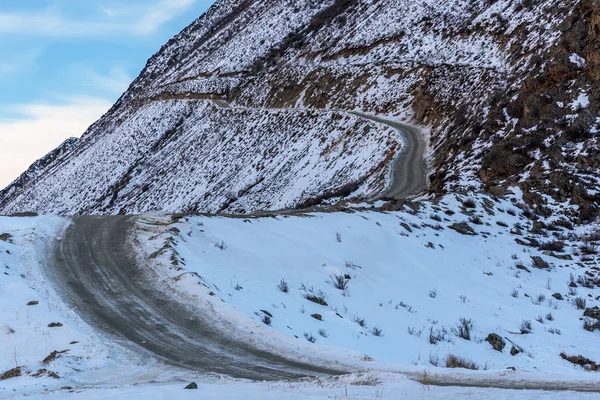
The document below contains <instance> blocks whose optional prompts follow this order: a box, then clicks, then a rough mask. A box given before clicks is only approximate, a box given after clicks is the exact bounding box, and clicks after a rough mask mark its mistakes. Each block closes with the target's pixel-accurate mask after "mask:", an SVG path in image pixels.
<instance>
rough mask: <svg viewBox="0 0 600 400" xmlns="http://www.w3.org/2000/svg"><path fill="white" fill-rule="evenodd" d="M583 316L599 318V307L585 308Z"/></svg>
mask: <svg viewBox="0 0 600 400" xmlns="http://www.w3.org/2000/svg"><path fill="white" fill-rule="evenodd" d="M583 316H584V317H590V318H594V319H597V320H600V308H598V306H595V307H592V308H586V309H585V312H584V313H583Z"/></svg>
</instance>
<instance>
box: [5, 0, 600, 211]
mask: <svg viewBox="0 0 600 400" xmlns="http://www.w3.org/2000/svg"><path fill="white" fill-rule="evenodd" d="M599 24H600V7H599V6H598V4H597V3H596V2H594V1H584V0H579V1H576V0H572V1H562V0H528V1H512V0H498V1H490V0H475V1H473V0H452V1H448V2H444V4H440V3H439V2H437V1H433V0H420V1H418V2H414V1H408V0H380V1H371V0H327V1H312V0H301V1H277V2H275V1H262V2H259V1H252V0H222V1H218V2H217V3H216V4H215V5H214V6H213V7H212V8H211V9H210V10H209V11H208V12H207V13H206V14H205V15H203V16H202V17H201V18H199V19H198V20H197V21H195V22H194V23H193V24H192V25H190V26H189V27H188V28H186V29H185V30H184V31H183V32H182V33H181V34H179V35H178V36H176V37H175V38H173V39H172V40H171V41H169V43H167V44H166V45H165V46H163V48H162V49H161V50H160V51H159V52H158V53H157V54H156V55H155V56H153V57H152V58H151V59H150V60H149V62H148V64H147V66H146V68H145V69H144V71H143V72H142V73H141V75H140V76H139V77H138V78H137V79H136V80H135V81H134V82H133V83H132V85H131V87H130V88H129V90H128V91H127V92H126V93H125V94H124V95H123V96H122V98H121V99H120V100H119V101H118V102H117V104H116V105H115V106H114V107H113V108H112V109H111V110H110V111H109V113H108V114H107V115H105V116H104V117H103V118H102V119H101V120H100V121H99V122H98V123H96V124H94V125H93V126H92V127H91V128H90V129H89V130H88V132H86V134H85V135H84V137H83V138H82V140H81V141H80V142H79V143H78V144H77V146H76V147H75V148H74V149H73V151H72V152H70V153H69V154H66V155H63V157H61V158H60V159H58V160H56V161H55V162H53V163H52V164H51V165H48V167H47V168H46V169H45V170H44V171H43V172H41V173H40V174H39V176H38V177H36V179H34V180H29V181H27V182H25V183H23V184H18V185H16V186H13V187H12V189H11V190H10V191H4V192H2V193H1V194H0V210H2V211H3V212H15V211H23V210H37V211H44V212H61V213H118V212H126V213H134V212H146V211H159V210H160V211H181V210H198V211H211V212H212V211H224V212H248V211H253V210H259V209H277V208H286V207H294V206H297V205H299V204H302V203H306V201H307V200H310V199H312V198H321V197H323V196H324V195H325V194H332V193H334V194H337V193H344V194H348V190H340V189H341V188H342V187H344V186H345V187H351V188H352V189H356V191H355V192H354V193H353V194H352V196H353V197H359V196H369V195H373V194H376V193H380V192H381V190H382V189H383V188H384V187H385V182H386V180H387V177H386V175H387V170H388V168H386V167H389V163H390V161H391V160H392V159H393V158H394V157H393V153H395V152H396V151H397V150H398V149H399V147H400V138H399V137H398V136H397V135H394V132H391V131H390V130H389V128H387V127H386V126H381V125H376V124H372V123H370V122H368V121H365V120H356V119H354V118H347V117H348V116H347V115H346V114H337V113H331V112H324V111H318V110H322V109H342V110H354V109H362V110H364V111H367V112H370V113H377V114H387V115H394V116H398V117H399V118H405V119H409V120H411V121H413V122H414V123H416V124H419V125H421V126H423V128H424V131H425V132H430V135H429V138H428V139H429V142H430V143H429V144H430V150H429V157H428V159H429V166H430V169H431V174H430V190H431V191H433V192H443V191H447V190H459V189H486V190H490V191H492V192H493V193H498V194H501V193H503V188H504V187H506V186H509V185H515V184H518V185H519V186H520V187H521V189H522V190H523V192H524V197H525V199H526V200H527V201H528V202H529V203H530V204H532V205H534V206H535V209H536V211H537V212H539V213H541V214H544V213H547V212H549V208H548V207H545V203H546V202H548V201H550V202H567V203H568V202H571V205H572V206H573V207H572V209H573V210H574V212H573V216H574V217H576V218H578V219H579V220H580V221H585V220H588V219H591V218H593V217H594V216H595V214H596V213H597V208H598V200H599V198H598V193H600V191H598V188H597V185H598V182H600V177H599V176H598V173H597V168H596V167H597V161H594V160H598V143H597V141H598V139H597V131H598V124H599V123H600V119H599V116H598V115H599V114H598V112H599V110H598V105H599V104H600V101H598V100H600V99H598V98H597V96H598V93H600V91H599V90H597V89H598V81H599V79H600V56H599V53H598V37H599V32H600V30H599V28H598V27H599ZM210 99H226V100H227V101H229V102H230V103H231V104H233V105H234V106H235V107H244V108H246V110H244V111H241V110H219V109H217V108H215V107H212V106H211V105H210V103H209V100H210ZM292 108H294V109H295V108H305V109H309V110H312V111H310V112H306V113H305V114H303V115H304V116H295V115H294V113H295V111H293V110H289V111H283V110H282V109H292ZM186 109H187V111H184V110H186ZM266 109H269V111H267V110H266ZM241 114H243V115H241ZM266 115H268V116H269V117H268V118H266V117H265V116H266ZM157 116H158V117H157ZM153 118H155V120H153ZM332 120H334V121H335V122H334V123H333V124H332V123H331V122H330V121H332ZM200 121H202V123H199V122H200ZM242 121H243V122H242ZM232 127H233V129H232ZM174 130H175V131H177V133H176V134H174V132H175V131H174ZM300 130H302V131H303V132H308V133H307V134H305V135H304V137H303V139H292V140H291V141H290V140H289V139H290V137H292V135H294V133H295V132H296V134H295V136H298V133H297V132H299V131H300ZM270 131H277V132H278V135H276V136H273V135H270V134H269V133H268V132H270ZM343 131H346V134H345V135H342V134H341V132H343ZM365 131H368V132H369V134H366V135H365V134H363V132H365ZM233 136H236V137H237V138H238V139H237V140H239V141H238V142H235V140H234V139H233ZM165 137H168V138H169V146H168V147H169V149H168V151H166V150H165V148H164V147H162V146H163V145H162V143H163V141H164V138H165ZM265 137H267V138H268V139H265ZM256 138H261V139H260V140H259V141H256ZM294 140H296V142H295V143H294ZM298 141H299V142H298ZM328 141H329V142H328ZM258 142H260V144H261V146H263V148H262V149H261V151H262V156H260V155H258V148H256V147H249V146H248V144H249V143H258ZM292 143H293V144H292ZM298 143H300V144H298ZM326 143H329V145H327V144H326ZM333 143H335V145H334V146H337V147H336V152H337V156H336V157H334V158H333V159H332V158H331V157H329V158H328V151H325V150H326V149H329V148H330V147H331V145H332V144H333ZM192 147H193V148H194V150H195V151H194V152H193V153H194V154H193V157H192V156H191V155H190V154H189V153H188V156H185V154H186V149H190V148H192ZM265 150H267V151H266V152H265ZM187 151H188V152H189V150H187ZM269 151H270V152H273V151H275V153H277V154H279V155H283V156H282V157H283V158H284V159H285V160H286V161H283V160H281V159H278V158H277V156H272V157H273V162H272V163H271V164H270V167H269V166H265V165H263V161H264V160H263V159H261V157H263V158H264V157H267V158H268V152H269ZM298 152H299V153H298ZM299 154H304V158H303V157H302V156H300V155H299ZM309 159H310V160H312V162H313V164H310V162H309V161H308V160H309ZM175 160H179V161H178V162H176V161H175ZM208 160H215V161H214V162H212V161H208ZM250 160H252V162H250ZM249 163H250V164H251V165H253V168H254V169H252V168H250V169H248V168H249V167H248V165H249ZM281 163H283V164H281ZM301 163H304V164H301ZM292 165H293V166H294V167H292ZM281 166H283V168H280V167H281ZM232 179H233V181H231V180H232ZM259 180H261V181H260V183H258V184H257V182H258V181H259ZM292 182H294V187H291V186H290V185H291V183H292ZM347 185H349V186H347ZM257 186H259V187H257ZM247 188H251V189H250V190H247ZM227 193H229V194H227ZM352 196H351V197H352ZM325 197H328V196H325ZM74 199H75V200H74ZM309 203H312V202H310V201H309Z"/></svg>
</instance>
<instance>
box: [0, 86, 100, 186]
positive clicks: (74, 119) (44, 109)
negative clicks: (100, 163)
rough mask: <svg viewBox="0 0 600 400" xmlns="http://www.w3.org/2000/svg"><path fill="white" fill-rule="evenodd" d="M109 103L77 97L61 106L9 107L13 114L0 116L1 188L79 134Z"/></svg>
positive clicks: (33, 105)
mask: <svg viewBox="0 0 600 400" xmlns="http://www.w3.org/2000/svg"><path fill="white" fill-rule="evenodd" d="M110 106H111V102H110V101H108V100H105V99H102V98H91V97H78V98H71V99H67V101H65V102H63V104H60V105H49V104H24V105H12V106H9V109H10V111H12V113H13V114H14V115H16V116H15V117H12V118H0V141H1V142H2V146H0V160H1V162H2V169H0V187H5V186H6V185H8V184H9V183H10V182H12V181H13V180H14V179H16V178H17V177H18V176H19V174H21V173H22V172H23V171H25V169H27V167H29V165H31V164H32V163H33V162H34V161H35V160H37V159H39V158H40V157H42V156H44V155H45V154H47V153H48V152H49V151H50V150H52V149H54V148H56V147H57V146H58V145H60V144H61V143H62V142H63V141H64V140H65V139H67V138H69V137H79V136H81V135H82V134H83V133H84V132H85V130H86V129H87V128H88V127H89V126H90V125H91V124H92V123H93V122H94V121H96V120H97V119H98V118H100V117H101V116H102V115H103V114H104V113H105V112H106V111H107V110H108V109H109V108H110Z"/></svg>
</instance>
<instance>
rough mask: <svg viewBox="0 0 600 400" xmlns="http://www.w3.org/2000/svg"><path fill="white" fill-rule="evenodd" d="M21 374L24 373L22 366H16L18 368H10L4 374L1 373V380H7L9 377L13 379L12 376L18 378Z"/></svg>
mask: <svg viewBox="0 0 600 400" xmlns="http://www.w3.org/2000/svg"><path fill="white" fill-rule="evenodd" d="M21 374H22V370H21V367H16V368H13V369H9V370H8V371H6V372H5V373H3V374H2V375H0V381H4V380H7V379H12V378H17V377H19V376H21Z"/></svg>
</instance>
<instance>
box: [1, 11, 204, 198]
mask: <svg viewBox="0 0 600 400" xmlns="http://www.w3.org/2000/svg"><path fill="white" fill-rule="evenodd" d="M213 2H214V0H1V1H0V187H4V186H6V185H7V184H9V183H10V182H11V181H12V180H13V179H15V178H16V177H17V176H18V175H19V174H20V173H21V172H22V171H24V170H25V169H26V168H27V167H28V166H29V165H30V164H31V163H32V162H33V161H35V160H36V159H37V158H39V157H41V156H43V155H44V154H46V153H47V152H48V151H50V150H52V149H53V148H55V147H56V146H58V145H59V144H60V143H62V141H64V140H65V139H66V138H68V137H71V136H80V135H81V134H82V133H83V132H84V131H85V129H86V128H87V126H89V125H90V124H91V123H92V122H94V121H95V120H96V119H98V118H99V117H100V116H101V115H102V114H103V113H104V112H106V111H107V110H108V108H110V106H111V105H112V104H113V103H114V101H115V100H116V99H117V98H118V97H119V96H120V95H121V94H122V93H123V91H124V90H125V89H126V88H127V86H128V85H129V83H131V81H132V80H133V79H134V78H135V77H136V76H137V75H138V74H139V72H140V71H141V69H142V68H143V67H144V65H145V64H146V61H147V60H148V58H150V56H152V54H154V53H155V52H156V51H158V49H159V48H160V46H161V45H163V44H164V43H166V42H167V40H169V39H170V38H171V37H173V36H174V35H175V34H177V33H178V32H179V31H181V30H182V29H183V28H185V27H186V26H187V25H189V24H190V23H191V22H192V21H194V20H195V19H196V18H198V17H199V16H200V15H201V14H202V13H203V12H204V11H205V10H206V9H207V8H208V7H209V6H210V5H211V4H212V3H213Z"/></svg>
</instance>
